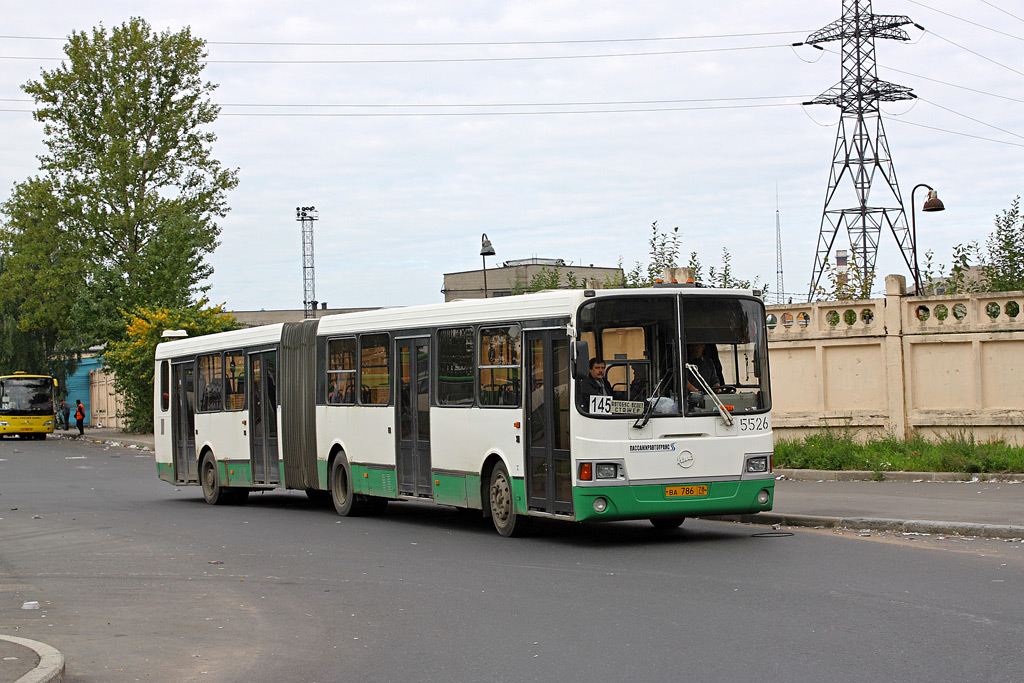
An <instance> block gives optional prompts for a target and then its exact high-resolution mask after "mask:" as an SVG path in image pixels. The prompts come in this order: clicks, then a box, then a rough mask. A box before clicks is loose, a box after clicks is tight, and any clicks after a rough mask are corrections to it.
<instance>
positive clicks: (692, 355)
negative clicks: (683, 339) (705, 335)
mask: <svg viewBox="0 0 1024 683" xmlns="http://www.w3.org/2000/svg"><path fill="white" fill-rule="evenodd" d="M686 362H687V363H688V364H689V365H693V366H695V367H696V368H697V372H699V373H700V376H701V377H703V378H704V381H705V382H707V383H708V386H710V387H717V386H721V384H722V378H721V377H719V375H718V371H717V368H716V367H715V361H714V360H713V359H712V358H711V356H710V354H707V353H705V345H704V344H687V345H686ZM686 390H687V391H703V388H702V387H701V386H700V384H698V382H697V379H696V378H695V377H694V376H693V373H692V372H690V370H689V369H687V371H686Z"/></svg>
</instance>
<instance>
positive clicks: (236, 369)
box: [224, 350, 245, 410]
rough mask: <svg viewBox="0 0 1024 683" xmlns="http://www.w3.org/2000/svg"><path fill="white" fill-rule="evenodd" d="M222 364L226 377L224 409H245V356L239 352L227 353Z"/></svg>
mask: <svg viewBox="0 0 1024 683" xmlns="http://www.w3.org/2000/svg"><path fill="white" fill-rule="evenodd" d="M224 362H225V364H226V365H227V370H228V372H227V377H226V378H225V382H224V409H225V410H244V409H245V355H244V354H243V353H242V351H241V350H238V351H228V352H227V354H225V358H224Z"/></svg>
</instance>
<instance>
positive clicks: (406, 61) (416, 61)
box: [0, 44, 790, 65]
mask: <svg viewBox="0 0 1024 683" xmlns="http://www.w3.org/2000/svg"><path fill="white" fill-rule="evenodd" d="M782 47H790V46H789V45H788V44H780V45H746V46H740V47H714V48H702V49H695V50H661V51H652V52H616V53H611V54H592V55H541V56H530V57H431V58H422V59H206V60H203V61H204V62H205V63H206V64H282V65H296V64H438V63H472V62H538V61H552V60H566V59H604V58H608V57H661V56H667V55H688V54H704V53H711V52H740V51H743V50H770V49H777V48H782ZM0 59H17V60H31V61H49V62H53V61H57V62H62V61H64V59H65V58H64V57H22V56H17V55H0Z"/></svg>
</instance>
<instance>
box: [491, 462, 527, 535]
mask: <svg viewBox="0 0 1024 683" xmlns="http://www.w3.org/2000/svg"><path fill="white" fill-rule="evenodd" d="M487 491H488V494H487V498H488V502H489V503H490V510H491V521H492V522H494V528H495V529H496V530H497V531H498V533H499V534H501V535H502V536H522V535H524V534H525V533H526V532H527V526H528V525H529V521H530V520H529V519H527V518H526V517H525V516H523V515H520V514H517V513H516V509H515V504H514V502H513V500H512V479H511V478H510V477H509V476H508V469H507V468H506V467H505V464H504V463H501V462H499V463H498V464H497V465H495V466H494V469H493V470H491V483H490V486H488V487H487Z"/></svg>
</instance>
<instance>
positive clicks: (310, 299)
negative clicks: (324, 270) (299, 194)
mask: <svg viewBox="0 0 1024 683" xmlns="http://www.w3.org/2000/svg"><path fill="white" fill-rule="evenodd" d="M318 219H319V215H318V214H317V211H316V207H315V206H296V207H295V220H297V221H299V222H300V223H302V292H303V299H302V310H303V317H304V318H315V317H316V304H317V301H316V272H315V269H314V265H313V222H314V221H316V220H318Z"/></svg>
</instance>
